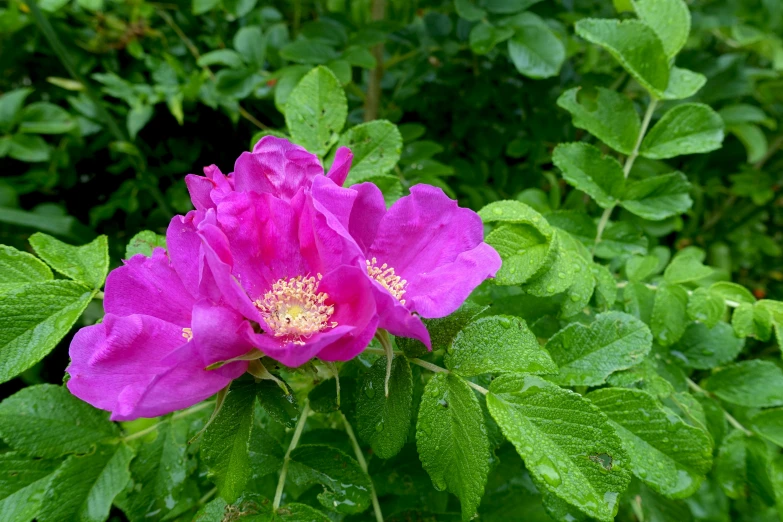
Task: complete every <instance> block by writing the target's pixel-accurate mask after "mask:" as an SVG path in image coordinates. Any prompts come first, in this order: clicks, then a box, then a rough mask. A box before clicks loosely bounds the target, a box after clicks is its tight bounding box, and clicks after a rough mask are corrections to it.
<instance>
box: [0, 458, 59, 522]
mask: <svg viewBox="0 0 783 522" xmlns="http://www.w3.org/2000/svg"><path fill="white" fill-rule="evenodd" d="M60 464H61V462H60V461H59V460H42V459H31V458H30V457H25V456H24V455H20V454H18V453H2V454H0V520H8V521H11V522H30V521H31V520H33V519H34V518H35V516H36V515H37V514H38V511H39V510H40V508H41V504H42V502H43V500H44V492H45V491H46V488H47V487H48V486H49V481H50V480H51V477H52V475H53V474H54V472H55V470H56V469H57V467H58V466H59V465H60Z"/></svg>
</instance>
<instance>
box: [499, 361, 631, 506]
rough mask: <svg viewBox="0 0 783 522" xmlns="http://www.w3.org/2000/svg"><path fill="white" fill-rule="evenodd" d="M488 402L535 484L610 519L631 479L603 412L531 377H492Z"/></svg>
mask: <svg viewBox="0 0 783 522" xmlns="http://www.w3.org/2000/svg"><path fill="white" fill-rule="evenodd" d="M487 406H489V411H490V413H491V414H492V417H493V418H494V419H495V420H496V421H497V423H498V424H499V425H500V428H501V429H502V430H503V434H504V435H505V436H506V438H507V439H508V440H509V441H511V443H512V444H513V445H514V447H515V448H516V450H517V452H518V453H519V455H520V456H521V457H522V459H523V460H524V461H525V467H527V469H528V470H529V471H530V473H531V474H532V475H533V477H535V479H536V483H537V484H538V485H540V486H541V487H543V488H544V489H546V490H547V491H549V492H551V493H553V494H554V495H556V496H557V497H558V498H560V499H562V500H564V501H566V502H568V503H569V504H572V505H574V506H576V507H578V508H579V509H580V510H582V511H584V512H585V513H586V514H588V515H589V516H591V517H594V518H597V519H599V520H604V521H611V520H613V518H614V515H615V514H616V513H617V508H618V507H619V497H620V494H621V493H622V492H623V491H624V490H625V488H626V487H627V486H628V483H629V481H630V478H631V477H630V472H629V471H628V465H629V462H628V456H627V455H626V452H625V450H624V449H623V447H622V444H621V442H620V439H619V438H618V436H617V435H616V433H615V431H614V429H613V428H612V427H611V425H610V424H609V421H608V419H607V417H606V415H604V414H603V413H601V411H600V410H598V408H596V407H595V406H593V405H592V404H591V403H590V402H589V401H587V400H586V399H584V398H583V397H582V396H581V395H578V394H576V393H574V392H571V391H569V390H564V389H562V388H560V387H558V386H556V385H554V384H552V383H550V382H547V381H544V380H543V379H541V378H539V377H535V376H532V375H526V376H523V375H503V376H501V377H498V378H497V379H495V380H494V381H492V384H491V385H490V387H489V394H488V395H487Z"/></svg>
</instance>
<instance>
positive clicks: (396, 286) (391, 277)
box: [367, 257, 408, 304]
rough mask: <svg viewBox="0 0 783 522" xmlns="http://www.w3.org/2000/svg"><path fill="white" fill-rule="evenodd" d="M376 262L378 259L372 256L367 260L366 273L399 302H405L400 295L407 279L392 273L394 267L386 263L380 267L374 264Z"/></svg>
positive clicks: (402, 293)
mask: <svg viewBox="0 0 783 522" xmlns="http://www.w3.org/2000/svg"><path fill="white" fill-rule="evenodd" d="M376 264H378V260H377V259H375V258H374V257H373V258H372V260H370V259H368V260H367V274H369V276H370V277H372V278H373V279H375V280H376V281H378V282H379V283H380V284H381V286H383V287H384V288H385V289H386V290H388V291H389V293H390V294H391V295H393V296H394V297H395V298H396V299H397V300H398V301H399V302H400V304H405V299H403V298H402V296H403V295H405V292H406V290H405V285H407V284H408V281H406V280H405V279H402V278H401V277H400V276H398V275H396V274H395V273H394V268H392V267H390V266H389V265H387V264H386V263H384V264H382V265H381V266H380V267H378V266H375V265H376Z"/></svg>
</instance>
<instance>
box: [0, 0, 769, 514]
mask: <svg viewBox="0 0 783 522" xmlns="http://www.w3.org/2000/svg"><path fill="white" fill-rule="evenodd" d="M384 4H385V5H384ZM479 4H480V6H481V7H482V9H483V10H484V11H483V14H482V15H481V16H473V15H472V14H471V13H472V11H471V9H475V8H476V7H475V5H476V4H474V3H470V2H467V1H464V0H457V1H456V2H452V1H414V0H387V1H386V2H384V1H382V0H381V1H379V0H375V1H374V2H373V1H371V0H324V1H308V0H293V1H277V2H275V1H265V0H193V2H192V3H191V2H181V1H178V2H174V1H168V2H165V1H162V2H147V1H143V0H131V1H111V0H42V1H40V2H39V3H38V6H39V7H40V10H37V9H36V8H35V6H34V5H32V4H28V3H25V2H22V1H19V0H9V1H8V2H6V3H5V4H3V5H2V6H0V50H1V52H0V71H1V72H2V74H0V93H4V94H5V97H4V98H2V100H3V101H2V102H0V157H2V159H1V160H0V161H2V177H1V178H0V243H2V244H6V245H11V246H14V247H17V248H19V249H22V250H29V248H28V246H27V239H28V237H29V236H30V235H31V234H32V233H34V232H36V231H42V232H46V233H48V234H51V235H53V236H55V237H58V238H60V239H63V240H65V241H67V242H69V243H72V244H82V243H85V242H87V241H90V240H92V239H93V238H95V237H97V236H98V235H99V234H105V235H107V236H108V237H109V247H110V253H111V266H112V267H113V266H117V265H118V264H119V263H120V260H121V259H122V258H123V257H124V254H125V245H126V243H127V242H128V240H129V239H130V238H131V237H133V236H134V235H135V234H136V233H137V232H139V231H142V230H153V231H156V232H160V233H162V232H164V231H165V227H166V225H167V224H168V221H169V219H170V216H171V215H172V214H173V213H185V212H186V211H188V210H189V209H190V208H191V206H190V202H189V198H188V194H187V191H186V189H185V185H184V183H183V175H184V174H186V173H189V172H196V173H198V172H199V171H200V169H201V167H202V166H206V165H209V164H213V163H214V164H217V165H218V166H219V167H220V168H221V169H222V170H223V171H224V172H229V171H231V170H232V164H233V161H234V159H235V158H236V157H237V156H238V155H239V153H240V152H241V151H243V150H247V149H248V148H249V147H251V146H252V143H253V142H254V141H255V140H256V139H257V137H258V136H259V133H263V132H268V131H275V130H280V129H283V128H284V127H285V123H286V122H285V118H284V116H283V113H282V110H283V108H284V106H285V102H286V100H287V97H288V95H289V94H290V93H291V91H292V89H293V88H294V86H295V85H296V84H297V82H298V81H299V80H300V79H301V78H302V77H303V76H304V74H305V73H306V72H307V71H309V70H311V69H312V67H313V66H315V65H325V66H327V67H328V68H329V69H330V70H331V71H332V72H334V74H335V75H336V77H337V78H338V79H339V81H340V83H341V84H342V86H343V88H344V89H345V92H346V96H347V100H348V107H349V113H348V126H350V125H356V124H359V123H361V122H363V121H365V120H373V119H376V118H383V119H387V120H389V121H391V122H393V123H395V124H397V125H398V126H399V129H400V132H401V134H402V138H403V140H404V146H403V150H402V156H401V159H400V162H399V164H398V165H396V166H395V167H394V169H393V170H392V172H391V173H390V174H391V176H387V177H386V178H384V180H383V183H384V184H383V185H382V186H383V188H384V189H385V192H386V193H387V195H388V196H389V198H391V199H393V198H394V197H395V196H398V195H399V194H402V192H403V191H404V189H405V188H407V187H409V186H410V185H412V184H415V183H419V182H425V183H431V184H435V185H438V186H441V187H442V188H444V190H446V191H447V193H449V194H450V195H452V196H453V197H455V198H458V199H459V201H460V204H462V205H463V206H468V207H471V208H474V209H476V210H479V209H481V208H482V207H484V206H485V205H487V204H489V203H491V202H493V201H497V200H501V199H517V200H519V201H523V202H525V203H527V204H528V205H530V206H531V207H533V208H534V209H536V210H538V211H540V212H542V213H546V212H549V211H553V210H586V211H588V212H590V213H591V215H595V216H597V215H600V209H599V208H598V207H597V206H596V204H595V203H594V202H592V201H591V200H590V198H588V197H587V196H586V195H585V194H584V193H583V192H580V191H578V190H575V189H573V188H571V187H569V185H568V184H566V183H565V181H564V180H563V179H562V176H561V175H560V171H559V170H558V169H557V168H556V167H555V166H554V165H553V163H552V151H553V149H554V147H555V146H556V145H557V144H559V143H565V142H572V141H580V140H585V141H588V142H589V141H591V138H590V137H589V135H587V133H586V132H585V131H583V130H581V129H578V128H576V127H574V126H573V124H572V122H571V117H570V115H569V114H568V113H567V112H566V111H565V110H563V109H562V108H560V107H559V106H558V104H557V100H558V98H559V97H560V95H561V94H562V93H563V92H564V91H565V90H567V89H570V88H572V87H576V86H581V88H582V89H583V91H582V92H584V93H588V94H589V93H592V92H594V89H595V88H596V87H611V88H612V89H614V90H617V91H619V92H624V93H625V94H626V95H627V96H628V97H629V98H630V99H631V100H632V101H633V102H634V103H635V104H636V106H637V107H638V108H639V112H643V109H644V106H643V104H644V103H645V100H644V92H643V90H642V89H640V88H639V87H638V86H636V85H635V84H634V82H633V80H632V79H631V78H630V77H629V75H628V74H627V73H625V72H624V71H623V69H622V68H621V67H620V66H619V64H618V63H617V62H616V61H614V60H612V59H610V58H609V57H608V55H607V54H606V53H605V52H604V51H602V50H600V49H599V47H597V46H595V45H591V44H588V43H587V42H586V41H584V40H582V39H580V38H579V37H577V36H576V35H575V33H574V23H575V22H576V21H578V20H580V19H582V18H585V17H594V18H614V17H620V18H631V17H632V16H633V15H632V14H631V13H629V11H630V10H632V6H631V5H630V3H629V2H627V1H626V0H615V1H614V2H608V1H594V0H593V1H591V0H558V1H551V2H550V1H544V2H535V1H534V0H533V1H531V0H520V1H516V2H515V1H510V0H485V1H483V2H480V3H479ZM379 6H381V9H380V10H378V7H379ZM688 6H689V9H690V10H691V16H692V28H691V33H690V36H689V37H688V40H687V43H686V45H685V47H684V49H683V50H682V52H681V53H680V55H679V56H678V58H677V65H678V66H679V67H686V68H688V69H691V70H694V71H697V72H700V73H701V74H703V75H705V77H706V78H707V83H706V85H705V86H704V87H703V88H702V89H701V90H700V91H699V92H698V93H697V94H696V96H695V97H694V99H693V100H691V101H696V102H702V103H706V104H709V105H710V106H712V107H713V108H714V109H715V110H716V111H718V112H719V114H720V115H721V116H722V118H723V120H724V123H725V126H726V131H727V137H726V139H725V140H724V142H723V147H722V148H720V149H719V150H716V151H713V152H710V153H708V154H699V155H686V156H681V157H678V158H676V159H674V160H671V161H670V162H669V164H670V165H671V166H672V167H675V168H677V169H679V170H681V171H682V172H685V173H686V174H687V177H688V180H689V181H690V183H691V185H692V186H691V190H690V196H691V198H692V199H693V202H694V203H693V205H692V207H691V208H690V209H689V210H688V211H687V213H685V214H683V215H682V216H680V215H675V216H673V217H669V218H667V219H665V220H662V221H655V222H652V221H645V220H642V219H641V218H639V217H636V216H633V215H631V214H630V213H628V212H626V211H619V210H618V211H617V213H618V215H619V216H620V217H618V220H623V221H627V222H628V223H630V224H632V225H633V227H635V228H634V230H638V231H639V235H640V237H641V235H642V234H643V235H644V236H645V237H646V238H647V240H648V241H649V245H650V247H654V246H656V245H662V246H665V247H670V248H672V249H673V251H675V252H676V251H680V250H683V249H684V248H686V247H688V246H697V247H700V248H701V249H703V250H704V253H705V255H706V259H705V263H706V264H708V265H710V266H712V267H714V268H716V269H718V270H719V271H720V272H721V273H722V277H723V278H730V279H731V280H733V281H736V282H738V283H740V284H742V285H744V286H746V287H748V288H750V289H751V290H752V292H753V294H754V295H755V296H756V297H757V298H759V299H761V298H764V297H767V298H771V299H781V298H783V261H782V260H783V256H781V253H783V252H781V248H782V245H783V241H781V239H782V238H781V235H783V227H782V226H781V225H783V211H782V210H781V207H783V198H781V195H780V188H781V183H782V182H783V180H782V179H781V172H783V153H781V152H780V150H781V148H782V147H783V134H782V133H781V132H782V131H783V129H780V128H779V125H780V123H781V122H782V121H783V78H782V77H781V71H783V42H782V41H781V34H783V4H781V3H780V2H779V1H778V0H696V1H693V2H689V3H688ZM374 8H375V12H374ZM523 9H525V10H526V12H530V13H534V14H535V15H537V16H538V17H540V18H538V19H537V20H538V21H539V22H537V23H538V26H537V27H538V28H537V29H536V31H537V32H534V33H533V36H530V37H529V39H528V40H527V41H522V42H521V44H525V45H527V49H528V51H527V52H524V53H522V52H520V51H518V50H515V48H514V46H512V45H510V44H509V43H508V42H510V41H516V40H517V39H518V38H517V37H516V36H514V37H513V38H511V40H509V38H510V37H511V34H509V33H507V32H505V31H504V30H503V29H504V27H503V25H502V23H500V22H499V21H500V20H501V19H503V18H504V17H506V16H508V15H510V14H514V13H516V12H518V11H521V10H523ZM471 20H472V21H471ZM534 25H535V24H534ZM477 26H481V30H477V29H476V28H477ZM523 40H524V39H523ZM521 44H520V45H521ZM530 49H532V52H531V51H530ZM531 56H533V57H534V58H535V59H534V60H531ZM378 59H380V60H381V61H382V63H383V66H384V70H383V74H382V75H379V74H377V73H376V71H377V70H378V69H377V65H378ZM8 93H16V94H14V99H13V100H12V99H11V97H9V94H8ZM96 102H99V103H96ZM16 109H18V110H16ZM20 111H21V112H20ZM102 111H107V112H108V118H107V117H106V115H105V114H103V113H102ZM110 122H113V123H110ZM592 141H593V143H596V142H595V140H592ZM596 144H597V145H599V146H602V145H601V144H600V143H596ZM602 147H603V149H602V150H603V151H604V152H607V151H608V149H607V148H606V147H605V146H602ZM325 159H326V161H327V162H328V161H329V158H328V157H327V158H325ZM637 168H641V169H645V168H647V169H650V171H655V169H656V165H655V164H654V162H652V161H647V162H645V160H639V163H638V164H637ZM379 183H380V182H379ZM611 268H612V269H613V270H619V269H620V268H621V266H620V265H619V264H617V265H615V266H611ZM101 314H102V311H101V307H100V304H98V303H92V304H91V305H90V306H89V307H88V309H87V312H86V313H85V314H84V315H83V316H82V318H81V319H80V321H81V324H84V325H86V324H92V323H94V322H95V321H96V320H97V319H98V318H99V317H100V316H101ZM71 335H72V333H71V334H70V335H68V336H66V337H65V339H63V341H62V342H61V343H60V344H59V345H58V346H57V348H56V349H55V350H53V351H52V353H51V354H50V355H48V356H47V357H46V358H45V359H44V360H43V361H42V362H41V363H39V364H37V365H36V366H34V367H33V368H31V369H29V370H27V371H26V372H24V373H23V374H22V375H21V376H20V377H18V378H16V379H14V380H11V381H9V382H6V383H4V384H2V385H0V397H6V396H10V395H11V394H13V393H14V392H16V391H18V390H20V389H22V388H24V387H26V386H29V385H33V384H40V383H53V384H59V383H61V382H62V377H63V370H64V368H65V366H66V365H67V363H68V355H67V347H68V344H69V342H70V337H71ZM751 342H753V341H751ZM764 350H767V353H768V354H771V353H776V350H778V349H777V348H774V347H768V346H766V345H765V346H761V345H759V346H756V345H752V346H751V348H750V349H749V350H748V351H750V352H752V353H754V354H758V353H759V352H761V353H764ZM504 448H505V449H508V447H504ZM346 451H347V452H348V453H350V451H348V449H346ZM504 451H505V450H504ZM510 455H513V451H511V452H510ZM413 458H414V459H415V457H413ZM512 458H513V457H512V456H509V457H508V459H507V460H505V461H504V460H503V458H500V461H501V463H504V462H508V461H512V462H513V460H511V459H512ZM517 462H519V461H518V459H517ZM502 465H505V464H502ZM518 465H519V466H521V462H519V463H518ZM501 470H502V468H501ZM419 471H421V470H419ZM411 476H412V477H413V478H412V479H411V480H413V481H414V482H413V485H412V486H411V487H415V488H416V489H418V488H421V491H428V493H426V494H425V493H419V494H420V495H422V496H426V495H432V496H434V497H436V496H438V495H441V493H438V492H436V491H435V490H434V489H432V488H431V483H430V482H429V478H428V477H427V476H426V475H423V477H422V476H421V475H411ZM493 477H496V478H498V477H499V478H498V482H499V483H498V484H494V486H495V487H496V491H495V494H496V495H498V496H499V497H502V491H503V485H504V484H507V483H509V480H511V479H508V478H507V477H505V476H504V475H502V473H501V471H497V474H496V475H493ZM490 484H492V483H490ZM488 487H489V486H488ZM716 491H717V492H716ZM716 491H709V492H706V493H703V496H704V495H708V494H714V495H717V496H718V497H719V500H717V501H715V502H717V504H718V505H722V504H721V502H723V503H726V502H728V501H727V500H726V497H725V496H723V494H722V493H720V492H719V490H716ZM397 493H399V491H398V492H397ZM646 494H647V493H644V492H642V493H639V495H642V496H643V495H646ZM444 495H445V494H444ZM196 496H197V497H198V495H196ZM404 497H405V495H401V498H404ZM444 498H445V497H444ZM444 498H437V499H435V500H432V502H433V504H432V505H441V504H442V505H443V506H444V508H445V505H446V503H447V502H449V501H448V500H444ZM451 502H452V504H453V503H454V499H453V498H452V499H451ZM438 503H440V504H438ZM709 503H710V502H709V501H707V500H705V499H704V498H703V499H701V500H699V501H693V502H691V503H690V504H689V506H690V509H689V511H688V513H689V514H691V515H692V516H695V517H696V518H698V519H700V520H723V519H726V518H725V517H726V516H729V515H728V514H729V513H730V511H729V510H728V509H729V508H726V509H725V510H723V511H721V510H720V509H718V510H716V513H712V514H709V513H708V514H704V513H701V512H700V511H699V509H702V508H703V509H707V507H709V506H708V505H707V504H709ZM531 505H533V504H531ZM536 505H537V504H536ZM451 507H453V506H451ZM520 509H522V508H520ZM732 509H736V511H734V512H731V513H732V515H730V516H732V517H746V519H748V520H751V519H754V518H753V517H755V516H757V515H756V513H757V512H756V511H752V510H750V508H748V507H747V506H744V505H740V506H739V507H735V508H732ZM754 509H755V508H754ZM112 513H113V516H116V517H118V519H121V517H123V516H124V515H122V514H121V513H120V510H118V509H116V508H115V509H114V511H113V512H112ZM511 513H514V514H512V515H509V516H521V515H519V514H518V512H513V511H512V512H511ZM691 515H688V516H691ZM487 516H488V518H487V519H488V520H494V519H499V518H500V517H501V516H502V513H500V512H497V513H494V514H489V515H487ZM621 516H622V517H628V518H625V519H629V520H631V519H633V517H636V518H638V519H641V517H642V515H639V513H638V512H636V513H635V512H634V511H633V510H632V509H631V510H629V511H627V512H626V511H621ZM661 516H663V518H662V520H669V519H672V518H667V516H665V515H661ZM759 516H760V515H759ZM764 516H765V517H766V516H769V517H774V514H771V513H768V512H766V511H765V514H764ZM493 517H495V518H493ZM649 517H652V515H649V516H648V518H649ZM748 517H749V518H748ZM650 519H654V517H653V518H650ZM732 519H734V518H732ZM769 519H770V520H772V519H773V518H769ZM645 520H646V519H645ZM756 520H760V518H756Z"/></svg>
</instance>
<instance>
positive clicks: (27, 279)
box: [0, 245, 54, 294]
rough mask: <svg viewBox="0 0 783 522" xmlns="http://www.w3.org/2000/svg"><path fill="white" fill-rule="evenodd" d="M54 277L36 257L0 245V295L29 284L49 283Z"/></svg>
mask: <svg viewBox="0 0 783 522" xmlns="http://www.w3.org/2000/svg"><path fill="white" fill-rule="evenodd" d="M53 277H54V276H53V275H52V271H51V270H49V267H48V266H46V265H45V264H44V263H42V262H41V261H40V260H39V259H38V258H37V257H35V256H33V255H30V254H28V253H27V252H22V251H21V250H17V249H15V248H13V247H10V246H6V245H0V294H2V293H4V292H6V291H8V290H11V289H13V288H16V287H19V286H24V285H27V284H30V283H42V282H44V281H50V280H51V279H52V278H53Z"/></svg>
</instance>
